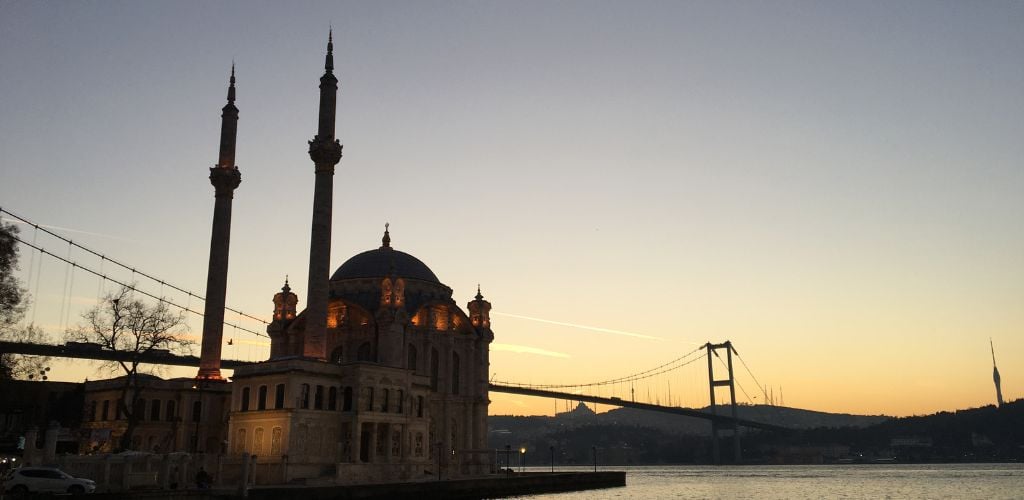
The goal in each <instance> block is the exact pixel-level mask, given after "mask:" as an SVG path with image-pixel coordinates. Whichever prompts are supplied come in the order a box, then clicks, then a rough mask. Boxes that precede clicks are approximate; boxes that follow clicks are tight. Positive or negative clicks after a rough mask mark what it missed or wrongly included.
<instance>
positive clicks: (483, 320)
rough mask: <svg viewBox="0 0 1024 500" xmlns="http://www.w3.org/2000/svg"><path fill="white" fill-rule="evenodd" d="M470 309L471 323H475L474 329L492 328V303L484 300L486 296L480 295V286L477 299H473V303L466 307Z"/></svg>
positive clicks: (478, 286) (477, 287)
mask: <svg viewBox="0 0 1024 500" xmlns="http://www.w3.org/2000/svg"><path fill="white" fill-rule="evenodd" d="M466 307H467V308H468V309H469V321H470V322H472V323H473V327H474V328H477V329H478V330H480V329H485V330H490V328H491V303H490V302H487V301H486V300H484V296H483V294H482V293H480V285H477V286H476V297H473V301H472V302H470V303H469V304H467V305H466Z"/></svg>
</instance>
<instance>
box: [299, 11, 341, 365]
mask: <svg viewBox="0 0 1024 500" xmlns="http://www.w3.org/2000/svg"><path fill="white" fill-rule="evenodd" d="M333 51H334V32H333V29H332V30H331V31H330V32H328V35H327V57H326V62H325V64H324V68H325V70H326V71H324V75H323V76H321V77H320V117H319V123H318V126H317V134H316V136H315V137H313V140H312V141H309V158H310V159H311V160H313V164H314V166H315V168H314V172H315V173H316V182H315V186H314V188H313V224H312V229H311V231H310V241H309V287H308V288H307V296H306V301H307V302H306V304H307V305H306V318H307V319H306V330H305V341H304V345H303V355H305V356H306V357H310V358H316V359H327V353H326V349H327V344H326V340H327V298H328V297H327V295H328V293H329V289H330V272H331V269H330V266H331V262H330V259H331V218H332V210H333V203H334V166H335V165H337V164H338V162H339V161H340V160H341V143H340V142H338V140H337V139H335V137H334V121H335V113H336V112H337V93H338V79H337V78H335V77H334V74H333V73H332V70H333V69H334V56H333Z"/></svg>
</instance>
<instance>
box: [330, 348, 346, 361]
mask: <svg viewBox="0 0 1024 500" xmlns="http://www.w3.org/2000/svg"><path fill="white" fill-rule="evenodd" d="M343 354H344V352H342V350H341V346H338V347H335V348H334V350H333V351H331V363H334V364H338V365H340V364H341V363H342V361H344V360H345V358H344V357H343V356H342V355H343Z"/></svg>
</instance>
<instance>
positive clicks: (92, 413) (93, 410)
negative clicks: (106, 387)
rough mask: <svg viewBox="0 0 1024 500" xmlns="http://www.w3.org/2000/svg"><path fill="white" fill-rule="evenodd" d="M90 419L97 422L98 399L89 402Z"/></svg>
mask: <svg viewBox="0 0 1024 500" xmlns="http://www.w3.org/2000/svg"><path fill="white" fill-rule="evenodd" d="M89 421H90V422H95V421H96V401H95V400H93V401H92V402H91V403H89Z"/></svg>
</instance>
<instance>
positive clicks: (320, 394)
mask: <svg viewBox="0 0 1024 500" xmlns="http://www.w3.org/2000/svg"><path fill="white" fill-rule="evenodd" d="M313 408H316V409H317V410H323V409H324V386H322V385H318V386H316V392H315V393H313Z"/></svg>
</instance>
